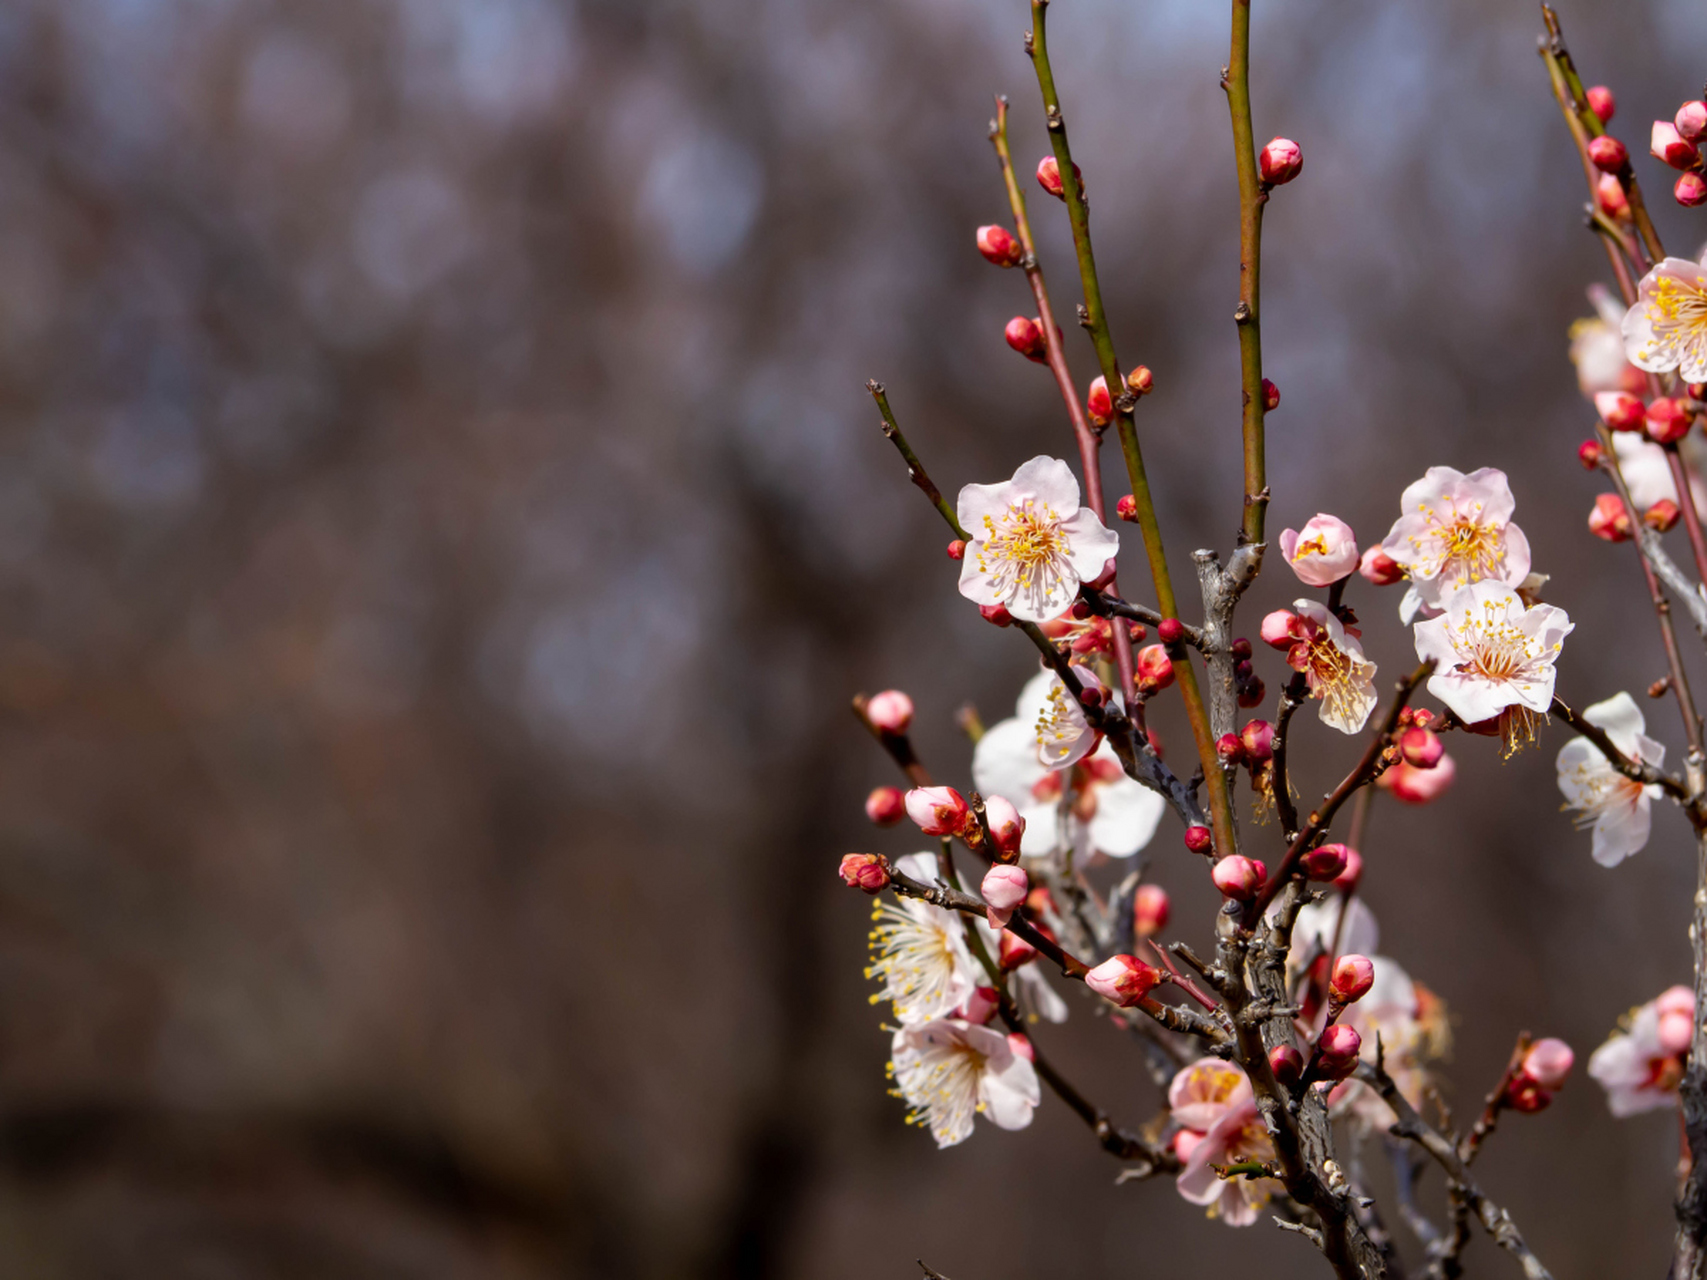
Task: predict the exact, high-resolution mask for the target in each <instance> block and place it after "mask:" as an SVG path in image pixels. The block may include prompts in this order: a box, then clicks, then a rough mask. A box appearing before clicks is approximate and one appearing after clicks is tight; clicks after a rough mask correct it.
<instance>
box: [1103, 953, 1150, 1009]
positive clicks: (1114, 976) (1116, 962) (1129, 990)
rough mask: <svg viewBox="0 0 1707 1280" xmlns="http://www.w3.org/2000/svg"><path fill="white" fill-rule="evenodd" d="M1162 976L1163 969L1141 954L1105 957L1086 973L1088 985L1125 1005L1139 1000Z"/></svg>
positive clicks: (1106, 997) (1130, 1005)
mask: <svg viewBox="0 0 1707 1280" xmlns="http://www.w3.org/2000/svg"><path fill="white" fill-rule="evenodd" d="M1161 980H1162V971H1161V970H1160V969H1157V968H1156V967H1155V966H1154V965H1148V964H1145V963H1144V962H1143V961H1142V960H1140V959H1138V957H1137V956H1115V957H1113V958H1112V959H1109V960H1104V961H1103V962H1102V963H1101V964H1099V965H1098V966H1097V967H1096V968H1094V969H1092V970H1091V971H1090V972H1089V973H1087V974H1086V975H1085V985H1086V986H1087V987H1089V988H1090V989H1091V990H1092V991H1094V992H1096V993H1097V994H1098V995H1099V996H1102V997H1103V998H1104V999H1105V1000H1112V1001H1113V1002H1114V1003H1115V1004H1117V1005H1119V1006H1120V1007H1121V1008H1123V1009H1129V1008H1131V1007H1132V1006H1133V1005H1135V1004H1137V1003H1138V1002H1139V1001H1140V1000H1142V999H1143V998H1144V997H1145V996H1147V995H1149V994H1150V992H1151V991H1152V990H1153V989H1154V988H1155V986H1156V984H1157V983H1158V982H1160V981H1161Z"/></svg>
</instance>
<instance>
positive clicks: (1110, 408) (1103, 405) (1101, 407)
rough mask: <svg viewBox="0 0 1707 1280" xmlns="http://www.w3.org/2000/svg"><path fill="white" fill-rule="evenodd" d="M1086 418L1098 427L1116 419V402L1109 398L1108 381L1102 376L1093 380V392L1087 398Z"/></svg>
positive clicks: (1099, 375)
mask: <svg viewBox="0 0 1707 1280" xmlns="http://www.w3.org/2000/svg"><path fill="white" fill-rule="evenodd" d="M1085 416H1086V417H1088V418H1089V419H1090V420H1091V421H1092V422H1094V423H1096V424H1097V425H1098V426H1101V425H1102V424H1103V423H1105V422H1107V421H1108V420H1109V419H1110V418H1112V417H1114V401H1113V400H1112V399H1110V398H1109V394H1108V380H1107V379H1106V378H1104V377H1103V376H1102V375H1101V374H1098V375H1097V376H1096V377H1095V378H1093V379H1092V380H1091V392H1090V394H1089V395H1088V396H1086V397H1085Z"/></svg>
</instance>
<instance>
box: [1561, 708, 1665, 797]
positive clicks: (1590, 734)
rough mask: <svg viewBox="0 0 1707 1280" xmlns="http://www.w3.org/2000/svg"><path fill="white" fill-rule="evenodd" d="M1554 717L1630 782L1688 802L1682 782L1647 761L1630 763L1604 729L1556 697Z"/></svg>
mask: <svg viewBox="0 0 1707 1280" xmlns="http://www.w3.org/2000/svg"><path fill="white" fill-rule="evenodd" d="M1553 714H1554V715H1556V716H1558V717H1559V719H1561V720H1563V721H1564V722H1565V723H1566V724H1568V725H1570V726H1571V728H1573V729H1575V730H1576V731H1577V732H1578V733H1580V734H1581V735H1582V736H1583V737H1585V738H1587V739H1588V740H1589V741H1590V742H1592V743H1594V745H1595V746H1596V747H1597V748H1599V750H1600V753H1601V755H1603V756H1605V757H1606V762H1607V763H1608V764H1610V765H1611V766H1612V767H1613V768H1614V769H1616V770H1618V772H1619V773H1621V774H1623V775H1624V776H1625V777H1626V778H1629V779H1630V780H1631V781H1632V782H1640V783H1642V784H1644V785H1646V786H1656V787H1662V788H1664V789H1665V793H1666V794H1667V795H1669V796H1671V797H1672V798H1673V799H1675V800H1677V801H1678V802H1679V803H1682V804H1685V805H1687V804H1688V803H1689V800H1690V796H1689V791H1688V789H1687V788H1686V787H1685V786H1684V785H1683V783H1681V782H1679V781H1678V780H1677V779H1676V778H1674V777H1672V776H1671V774H1669V773H1666V772H1665V771H1664V770H1663V769H1656V768H1654V766H1653V765H1651V764H1648V763H1647V762H1646V761H1642V760H1632V759H1631V758H1630V757H1629V756H1627V755H1625V754H1624V753H1623V752H1622V751H1620V750H1619V749H1618V747H1617V745H1616V744H1615V743H1614V742H1613V741H1612V739H1611V737H1609V736H1608V734H1607V732H1606V730H1605V729H1602V728H1601V727H1600V726H1599V725H1597V724H1594V723H1592V722H1591V721H1589V720H1586V719H1584V718H1583V717H1582V716H1581V715H1580V714H1579V713H1577V712H1575V711H1573V710H1571V708H1570V707H1568V706H1566V705H1565V703H1564V701H1563V700H1561V699H1560V698H1559V697H1557V696H1555V697H1554V698H1553Z"/></svg>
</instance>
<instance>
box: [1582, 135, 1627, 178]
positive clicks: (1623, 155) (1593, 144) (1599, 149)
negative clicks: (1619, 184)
mask: <svg viewBox="0 0 1707 1280" xmlns="http://www.w3.org/2000/svg"><path fill="white" fill-rule="evenodd" d="M1588 158H1589V159H1590V160H1592V161H1594V167H1595V168H1596V169H1599V170H1600V171H1601V172H1602V173H1617V172H1618V171H1619V170H1620V169H1622V168H1623V167H1624V166H1625V164H1626V163H1627V162H1628V161H1629V159H1630V152H1629V150H1628V149H1627V148H1626V147H1625V145H1624V144H1623V143H1622V142H1620V141H1618V139H1617V138H1614V137H1613V136H1612V135H1611V134H1610V133H1603V134H1601V135H1600V137H1598V138H1594V139H1591V140H1590V141H1589V144H1588Z"/></svg>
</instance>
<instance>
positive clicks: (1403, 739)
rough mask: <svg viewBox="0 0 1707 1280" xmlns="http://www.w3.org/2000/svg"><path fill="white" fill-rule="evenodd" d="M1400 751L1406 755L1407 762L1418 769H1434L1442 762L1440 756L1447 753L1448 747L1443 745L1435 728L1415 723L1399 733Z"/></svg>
mask: <svg viewBox="0 0 1707 1280" xmlns="http://www.w3.org/2000/svg"><path fill="white" fill-rule="evenodd" d="M1399 753H1400V754H1401V755H1402V756H1404V757H1405V763H1406V764H1408V765H1412V766H1414V767H1416V768H1418V769H1432V768H1434V766H1435V765H1437V764H1439V763H1440V757H1441V756H1443V755H1445V754H1446V748H1445V747H1444V746H1442V745H1441V742H1440V737H1439V735H1438V734H1436V733H1435V732H1434V730H1432V729H1425V728H1423V727H1422V726H1421V725H1417V724H1413V725H1412V726H1411V727H1410V728H1409V729H1406V730H1404V732H1402V733H1400V734H1399Z"/></svg>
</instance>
